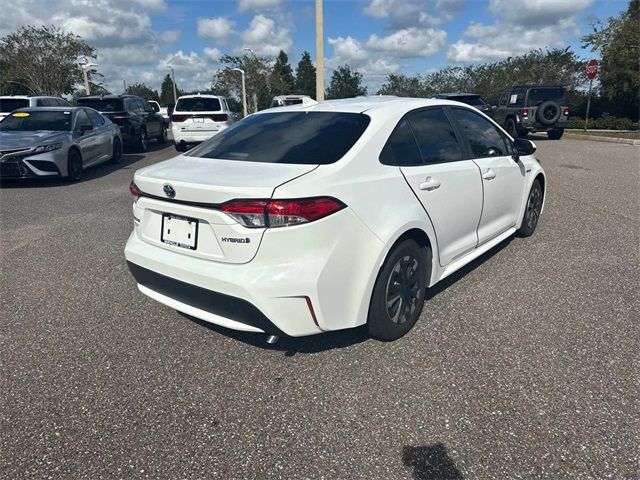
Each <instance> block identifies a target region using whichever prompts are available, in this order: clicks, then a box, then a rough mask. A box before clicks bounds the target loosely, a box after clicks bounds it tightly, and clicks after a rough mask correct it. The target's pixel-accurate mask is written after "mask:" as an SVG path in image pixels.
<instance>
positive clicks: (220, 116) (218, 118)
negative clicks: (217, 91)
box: [209, 113, 229, 122]
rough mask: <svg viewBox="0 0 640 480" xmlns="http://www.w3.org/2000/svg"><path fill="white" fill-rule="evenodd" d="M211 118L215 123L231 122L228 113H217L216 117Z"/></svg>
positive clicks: (211, 116)
mask: <svg viewBox="0 0 640 480" xmlns="http://www.w3.org/2000/svg"><path fill="white" fill-rule="evenodd" d="M209 118H210V119H211V120H213V121H214V122H226V121H227V120H229V116H228V115H227V114H226V113H217V114H215V115H209Z"/></svg>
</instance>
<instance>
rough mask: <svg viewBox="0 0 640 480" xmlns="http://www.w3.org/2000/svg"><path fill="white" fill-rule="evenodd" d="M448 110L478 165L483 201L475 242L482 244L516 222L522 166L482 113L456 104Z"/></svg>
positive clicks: (508, 142) (505, 137) (507, 142)
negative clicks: (476, 240)
mask: <svg viewBox="0 0 640 480" xmlns="http://www.w3.org/2000/svg"><path fill="white" fill-rule="evenodd" d="M448 113H449V114H450V115H451V117H452V118H453V120H454V121H455V122H456V124H457V125H458V129H459V130H460V132H461V133H462V136H463V137H464V138H465V140H466V141H467V143H468V146H469V149H470V150H471V153H472V155H473V161H474V162H475V163H476V164H477V165H478V167H480V172H481V175H482V184H483V190H484V202H483V207H482V216H481V218H480V223H479V224H478V244H482V243H485V242H487V241H489V240H491V239H492V238H494V237H496V236H498V235H500V234H501V233H503V232H505V231H506V230H508V229H509V228H511V227H514V226H515V225H516V223H517V221H518V215H519V213H520V205H521V203H522V196H523V192H524V179H525V170H524V166H523V165H522V163H520V162H517V161H515V160H514V159H513V147H512V145H511V141H510V140H509V139H508V138H507V136H506V135H505V134H504V133H503V132H502V131H500V129H499V128H497V127H496V126H495V125H494V124H493V123H491V122H490V121H489V120H487V119H486V118H484V117H483V116H482V115H479V114H478V113H477V112H474V111H473V110H470V109H466V108H458V107H455V108H450V109H448Z"/></svg>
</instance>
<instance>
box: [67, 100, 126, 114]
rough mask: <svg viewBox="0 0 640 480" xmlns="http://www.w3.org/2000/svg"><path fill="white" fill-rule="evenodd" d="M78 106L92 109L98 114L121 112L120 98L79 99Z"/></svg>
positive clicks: (122, 108)
mask: <svg viewBox="0 0 640 480" xmlns="http://www.w3.org/2000/svg"><path fill="white" fill-rule="evenodd" d="M78 105H81V106H83V107H89V108H93V109H94V110H97V111H99V112H123V111H124V105H123V104H122V99H121V98H80V99H78Z"/></svg>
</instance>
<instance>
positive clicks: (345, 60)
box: [325, 37, 400, 81]
mask: <svg viewBox="0 0 640 480" xmlns="http://www.w3.org/2000/svg"><path fill="white" fill-rule="evenodd" d="M328 41H329V45H331V46H332V47H333V56H332V57H331V58H329V59H327V61H326V62H325V67H326V68H327V70H328V71H331V70H333V69H336V68H337V67H338V66H340V65H349V66H350V67H351V68H353V69H356V70H358V71H359V72H360V73H362V75H363V76H364V77H365V80H366V81H369V80H370V79H371V77H379V78H381V77H384V76H387V75H389V74H390V73H395V72H397V71H399V70H400V65H398V63H397V62H395V61H394V59H393V58H390V57H387V56H385V55H381V54H376V53H374V52H371V51H369V50H368V49H367V48H366V46H365V45H363V44H362V42H360V41H358V40H356V39H355V38H353V37H338V38H329V40H328Z"/></svg>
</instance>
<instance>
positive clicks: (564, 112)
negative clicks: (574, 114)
mask: <svg viewBox="0 0 640 480" xmlns="http://www.w3.org/2000/svg"><path fill="white" fill-rule="evenodd" d="M562 113H563V114H564V116H565V117H568V116H569V114H570V113H571V110H570V109H569V108H568V107H565V108H564V110H563V111H562Z"/></svg>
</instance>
